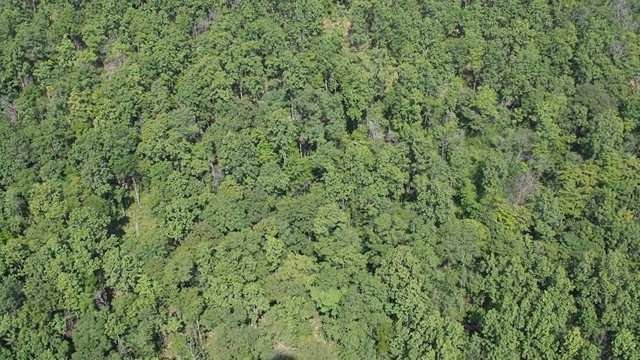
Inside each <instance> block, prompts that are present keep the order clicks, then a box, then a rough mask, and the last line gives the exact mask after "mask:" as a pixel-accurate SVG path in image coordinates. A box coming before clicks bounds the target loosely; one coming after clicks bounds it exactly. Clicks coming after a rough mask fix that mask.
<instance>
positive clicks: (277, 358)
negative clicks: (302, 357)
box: [269, 354, 296, 360]
mask: <svg viewBox="0 0 640 360" xmlns="http://www.w3.org/2000/svg"><path fill="white" fill-rule="evenodd" d="M269 360H296V357H295V356H293V355H289V354H276V355H274V356H272V357H271V358H270V359H269Z"/></svg>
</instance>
